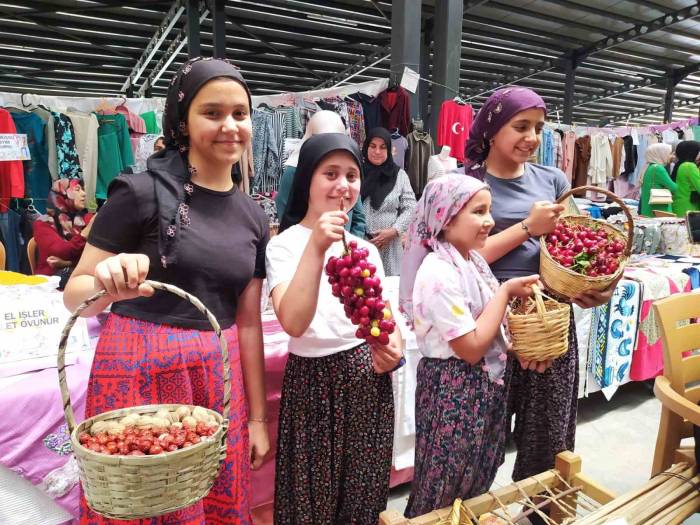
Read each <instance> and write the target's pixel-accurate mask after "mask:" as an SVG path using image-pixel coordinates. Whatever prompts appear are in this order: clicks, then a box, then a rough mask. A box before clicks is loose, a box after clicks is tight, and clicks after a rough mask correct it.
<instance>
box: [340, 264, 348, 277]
mask: <svg viewBox="0 0 700 525" xmlns="http://www.w3.org/2000/svg"><path fill="white" fill-rule="evenodd" d="M349 275H350V269H349V268H347V267H345V266H344V267H343V268H342V269H341V270H340V271H339V272H338V276H339V277H340V278H341V279H345V278H346V277H348V276H349Z"/></svg>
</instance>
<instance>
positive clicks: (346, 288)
mask: <svg viewBox="0 0 700 525" xmlns="http://www.w3.org/2000/svg"><path fill="white" fill-rule="evenodd" d="M340 295H342V296H343V297H350V296H351V295H352V288H350V287H349V286H343V288H342V289H341V290H340Z"/></svg>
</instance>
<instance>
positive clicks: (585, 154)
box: [572, 135, 591, 188]
mask: <svg viewBox="0 0 700 525" xmlns="http://www.w3.org/2000/svg"><path fill="white" fill-rule="evenodd" d="M575 151H576V155H575V157H574V174H573V185H572V186H573V187H574V188H578V187H579V186H585V185H586V184H587V182H588V164H589V163H590V161H591V137H589V136H588V135H584V136H583V137H579V138H578V139H576V148H575Z"/></svg>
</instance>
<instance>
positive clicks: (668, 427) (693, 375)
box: [652, 293, 700, 475]
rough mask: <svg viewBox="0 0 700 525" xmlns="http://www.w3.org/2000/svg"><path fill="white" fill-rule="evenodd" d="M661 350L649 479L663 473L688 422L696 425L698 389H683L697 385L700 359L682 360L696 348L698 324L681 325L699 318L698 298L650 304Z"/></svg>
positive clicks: (677, 297) (678, 297) (686, 295)
mask: <svg viewBox="0 0 700 525" xmlns="http://www.w3.org/2000/svg"><path fill="white" fill-rule="evenodd" d="M654 316H655V318H656V320H657V323H658V324H659V328H660V331H661V340H662V342H663V349H664V375H663V376H661V377H657V378H656V382H655V384H654V394H656V397H657V398H658V399H659V400H660V401H661V404H662V409H661V420H660V422H659V432H658V435H657V438H656V449H655V451H654V461H653V465H652V475H655V474H657V473H659V472H662V471H664V470H665V469H667V468H668V467H669V466H670V465H671V462H672V461H673V455H674V454H675V450H676V449H677V448H678V447H679V446H680V442H681V440H682V439H683V438H686V437H689V436H690V435H691V433H690V428H691V427H690V426H689V424H688V421H691V422H693V423H695V424H700V407H698V405H697V402H698V400H700V389H698V388H697V387H691V388H688V386H687V385H689V384H693V383H697V382H698V381H700V357H698V356H691V357H683V354H684V353H685V352H687V351H689V350H694V349H696V348H698V347H700V324H685V325H683V326H679V322H687V321H688V320H689V319H694V318H697V317H700V294H696V293H683V294H675V295H673V296H671V297H667V298H665V299H661V300H659V301H656V302H654Z"/></svg>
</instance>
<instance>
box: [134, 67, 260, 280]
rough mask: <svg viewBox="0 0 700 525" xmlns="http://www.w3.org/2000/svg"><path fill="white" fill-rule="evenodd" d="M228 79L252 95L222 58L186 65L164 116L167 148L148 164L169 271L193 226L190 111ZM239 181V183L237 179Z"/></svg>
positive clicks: (175, 80)
mask: <svg viewBox="0 0 700 525" xmlns="http://www.w3.org/2000/svg"><path fill="white" fill-rule="evenodd" d="M219 77H226V78H230V79H232V80H235V81H236V82H238V83H239V84H241V86H243V88H244V89H245V91H246V93H247V95H248V107H249V108H250V110H251V111H252V106H251V97H250V90H249V89H248V86H247V84H246V83H245V80H243V76H242V75H241V73H240V71H239V70H238V68H237V67H236V66H235V65H233V64H232V63H231V62H229V61H227V60H222V59H218V58H202V57H198V58H193V59H192V60H188V61H187V62H185V63H184V64H183V65H182V67H181V68H180V69H179V70H178V72H177V74H176V75H175V77H174V78H173V80H172V81H171V82H170V87H169V88H168V95H167V98H166V100H165V111H164V114H163V135H164V137H165V149H163V150H161V151H158V152H156V153H154V154H153V155H151V156H150V157H149V158H148V161H147V167H148V173H149V174H150V175H151V176H152V177H153V178H154V181H155V193H156V203H157V206H158V224H159V230H160V237H159V240H158V252H159V254H160V261H161V264H162V265H163V267H164V268H165V267H166V266H167V265H168V264H175V263H177V249H176V246H177V239H178V237H179V233H180V228H181V227H182V226H185V227H187V226H188V225H189V220H190V219H189V214H188V212H189V199H190V196H191V194H192V191H193V189H194V188H193V186H192V184H191V182H190V180H191V178H192V174H193V173H194V168H193V167H192V166H191V165H190V164H189V161H188V156H187V155H188V154H187V152H188V150H189V147H190V146H189V138H188V137H187V135H186V134H185V132H186V131H187V112H188V110H189V107H190V104H191V103H192V100H193V99H194V97H195V95H196V94H197V92H198V91H199V90H200V89H201V88H202V86H204V84H206V83H207V82H209V81H210V80H213V79H215V78H219ZM231 176H232V179H233V181H234V182H239V180H240V171H239V170H238V166H234V167H233V169H232V173H231ZM237 179H238V180H237Z"/></svg>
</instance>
